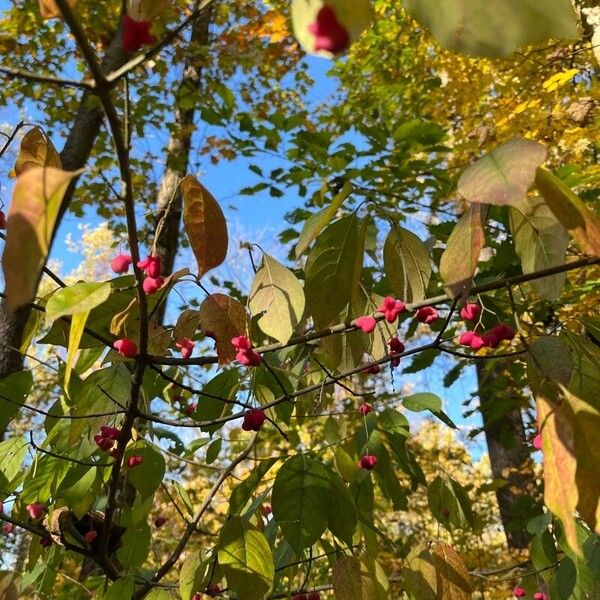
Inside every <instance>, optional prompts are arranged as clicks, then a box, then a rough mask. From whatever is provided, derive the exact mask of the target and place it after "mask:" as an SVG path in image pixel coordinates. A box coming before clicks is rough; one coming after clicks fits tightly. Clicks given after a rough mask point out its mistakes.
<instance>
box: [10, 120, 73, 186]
mask: <svg viewBox="0 0 600 600" xmlns="http://www.w3.org/2000/svg"><path fill="white" fill-rule="evenodd" d="M33 167H55V168H57V169H61V168H62V163H61V161H60V156H59V154H58V152H57V151H56V148H55V147H54V144H53V143H52V141H51V140H50V138H49V137H48V136H47V135H46V134H45V133H44V132H43V131H42V130H41V129H40V128H39V127H32V128H31V129H30V130H29V131H28V132H27V133H26V134H25V135H24V136H23V139H22V140H21V147H20V148H19V154H18V155H17V160H16V162H15V175H17V177H18V176H19V175H21V174H22V173H24V172H25V171H27V170H28V169H31V168H33Z"/></svg>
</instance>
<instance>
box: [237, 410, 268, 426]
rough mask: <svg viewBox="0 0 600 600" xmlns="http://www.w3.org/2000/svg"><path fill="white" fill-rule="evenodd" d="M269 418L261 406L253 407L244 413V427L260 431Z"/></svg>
mask: <svg viewBox="0 0 600 600" xmlns="http://www.w3.org/2000/svg"><path fill="white" fill-rule="evenodd" d="M266 419H267V415H266V414H265V413H264V411H262V410H260V409H259V408H251V409H250V410H249V411H248V412H247V413H246V414H245V415H244V422H243V423H242V429H243V430H244V431H259V430H260V428H261V427H262V426H263V424H264V422H265V421H266Z"/></svg>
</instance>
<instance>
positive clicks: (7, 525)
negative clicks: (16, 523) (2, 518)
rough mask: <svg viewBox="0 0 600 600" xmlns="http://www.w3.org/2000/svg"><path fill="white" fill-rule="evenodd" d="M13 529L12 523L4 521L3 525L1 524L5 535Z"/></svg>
mask: <svg viewBox="0 0 600 600" xmlns="http://www.w3.org/2000/svg"><path fill="white" fill-rule="evenodd" d="M13 529H14V527H13V524H12V523H4V525H2V531H4V533H5V534H6V535H8V534H10V533H12V532H13Z"/></svg>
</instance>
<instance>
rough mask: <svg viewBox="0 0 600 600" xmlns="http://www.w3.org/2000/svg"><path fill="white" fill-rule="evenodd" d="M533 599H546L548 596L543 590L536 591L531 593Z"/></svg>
mask: <svg viewBox="0 0 600 600" xmlns="http://www.w3.org/2000/svg"><path fill="white" fill-rule="evenodd" d="M533 600H548V596H546V594H544V592H536V593H535V594H534V595H533Z"/></svg>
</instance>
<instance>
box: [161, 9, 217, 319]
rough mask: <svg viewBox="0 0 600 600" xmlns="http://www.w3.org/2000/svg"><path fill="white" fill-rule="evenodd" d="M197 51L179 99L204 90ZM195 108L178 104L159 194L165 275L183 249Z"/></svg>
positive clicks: (202, 41)
mask: <svg viewBox="0 0 600 600" xmlns="http://www.w3.org/2000/svg"><path fill="white" fill-rule="evenodd" d="M213 10H214V4H211V5H210V6H209V7H208V8H207V9H206V10H205V11H204V12H203V13H202V14H201V15H200V17H199V18H198V19H197V20H196V22H195V23H194V25H193V27H192V34H191V38H190V45H191V46H206V45H207V44H208V41H209V32H208V29H209V25H210V22H211V18H212V14H213ZM196 55H197V53H196V52H188V53H187V54H186V59H185V63H184V70H183V77H182V80H181V83H180V85H179V88H178V90H177V93H176V95H175V97H176V99H181V98H185V97H188V98H189V97H192V98H196V97H197V96H198V95H199V94H200V91H201V81H200V80H201V72H202V67H201V65H200V64H199V63H198V59H197V58H196ZM195 116H196V109H195V108H188V109H185V110H183V109H181V108H179V106H176V107H175V117H174V120H173V127H172V130H171V135H170V137H169V142H168V144H167V149H166V152H167V162H166V167H165V172H164V174H163V178H162V181H161V183H160V186H159V189H158V193H157V196H156V215H157V216H156V224H155V230H154V231H155V238H154V250H155V252H156V254H158V255H159V256H160V257H161V260H162V271H163V273H164V274H165V275H169V274H170V273H172V272H173V265H174V264H175V256H176V255H177V250H178V248H179V229H180V226H181V210H182V197H181V192H180V190H179V184H180V183H181V180H182V179H183V178H184V177H185V175H186V173H187V168H188V163H189V156H190V149H191V145H192V135H193V133H194V129H195V127H194V117H195ZM165 309H166V306H165V304H164V303H163V304H162V305H161V306H160V307H159V309H158V310H157V311H156V312H155V313H154V320H155V322H156V323H157V324H161V323H162V322H163V320H164V315H165Z"/></svg>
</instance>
